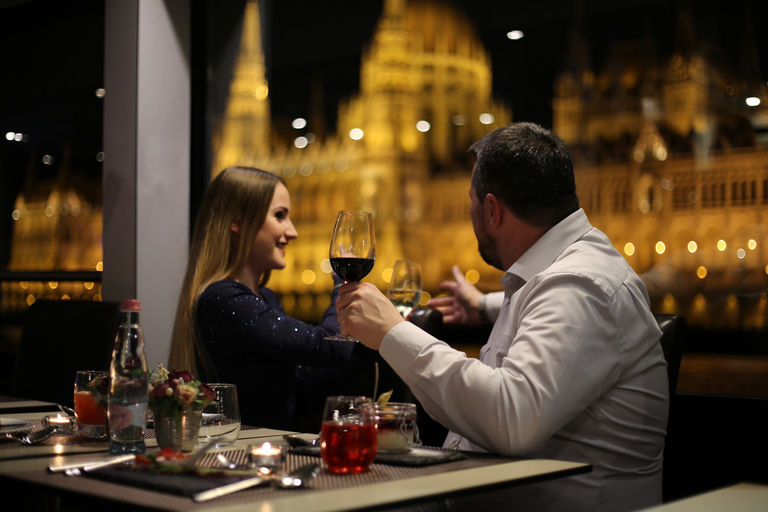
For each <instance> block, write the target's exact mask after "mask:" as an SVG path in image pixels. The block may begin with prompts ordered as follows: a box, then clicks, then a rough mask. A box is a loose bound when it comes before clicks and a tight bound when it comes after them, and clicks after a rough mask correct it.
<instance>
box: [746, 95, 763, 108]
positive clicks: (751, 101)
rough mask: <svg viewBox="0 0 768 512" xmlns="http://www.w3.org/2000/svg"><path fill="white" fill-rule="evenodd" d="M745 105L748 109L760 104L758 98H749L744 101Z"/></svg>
mask: <svg viewBox="0 0 768 512" xmlns="http://www.w3.org/2000/svg"><path fill="white" fill-rule="evenodd" d="M746 102H747V105H748V106H750V107H756V106H758V105H759V104H760V98H756V97H755V96H750V97H749V98H747V99H746Z"/></svg>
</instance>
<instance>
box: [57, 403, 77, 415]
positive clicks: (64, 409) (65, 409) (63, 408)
mask: <svg viewBox="0 0 768 512" xmlns="http://www.w3.org/2000/svg"><path fill="white" fill-rule="evenodd" d="M57 405H58V406H59V410H60V411H61V412H65V413H67V414H69V415H70V416H74V415H75V410H74V409H72V408H70V407H67V406H66V405H61V404H57Z"/></svg>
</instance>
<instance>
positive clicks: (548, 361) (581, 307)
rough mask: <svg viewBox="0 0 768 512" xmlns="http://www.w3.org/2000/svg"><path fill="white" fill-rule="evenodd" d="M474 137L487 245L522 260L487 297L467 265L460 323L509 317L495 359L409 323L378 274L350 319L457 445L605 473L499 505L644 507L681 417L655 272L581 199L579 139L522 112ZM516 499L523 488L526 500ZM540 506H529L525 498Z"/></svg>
mask: <svg viewBox="0 0 768 512" xmlns="http://www.w3.org/2000/svg"><path fill="white" fill-rule="evenodd" d="M470 150H471V151H472V152H473V153H474V154H475V155H476V157H477V161H476V163H475V167H474V169H473V171H472V181H471V187H470V191H469V194H470V198H471V206H470V217H471V219H472V226H473V228H474V232H475V236H476V238H477V242H478V246H479V250H480V254H481V255H482V257H483V259H485V261H486V262H488V263H489V264H491V265H493V266H494V267H496V268H498V269H501V270H504V271H505V272H506V273H505V275H504V276H503V277H502V279H501V284H502V285H503V287H504V293H503V296H501V300H499V295H498V294H496V295H494V294H491V295H488V296H485V297H484V300H483V301H482V302H484V304H483V308H482V309H481V308H479V306H480V302H481V300H480V293H479V292H478V291H477V290H475V289H474V287H471V285H468V284H467V283H466V282H464V281H463V279H461V277H460V275H458V274H459V273H458V271H456V270H454V274H455V275H456V278H457V283H456V284H454V285H453V286H449V288H452V289H453V290H454V291H455V293H456V295H455V296H454V297H451V298H449V299H447V300H443V301H442V302H441V301H438V303H437V304H438V305H439V306H441V307H443V308H445V307H446V306H448V307H449V310H446V312H447V313H448V314H447V315H446V319H447V321H466V322H470V323H471V321H472V320H473V319H479V317H480V313H481V312H482V313H483V314H486V315H488V316H491V317H496V318H495V320H496V321H495V324H494V328H493V331H492V332H491V335H490V338H489V340H488V343H487V344H486V345H485V346H484V347H483V349H482V351H481V352H480V360H479V361H478V360H475V359H468V358H466V357H465V355H464V354H463V353H461V352H458V351H456V350H453V349H451V348H450V347H449V346H448V345H447V344H445V343H443V342H440V341H439V340H437V339H435V338H433V337H431V336H429V335H428V334H426V333H425V332H423V331H421V330H420V329H418V328H417V327H416V326H414V325H412V324H411V323H410V322H404V321H403V319H402V318H400V316H399V315H398V313H397V310H396V309H395V308H394V307H393V306H392V305H391V304H390V303H389V301H388V300H387V299H386V297H384V296H383V295H382V294H381V293H380V292H379V291H378V290H377V289H376V288H375V287H374V286H372V285H370V284H366V283H362V284H361V283H358V284H348V285H344V286H343V287H342V288H341V290H340V291H341V293H340V295H339V299H338V302H337V306H336V308H337V311H338V313H339V317H338V318H339V321H340V324H341V331H342V332H343V333H345V334H350V335H351V336H353V337H355V338H356V339H358V340H360V341H361V342H362V343H364V344H365V345H366V346H368V347H371V348H374V349H377V350H379V351H380V353H381V355H382V356H383V357H384V359H385V360H386V361H387V362H388V363H389V364H390V365H391V366H392V368H393V369H394V370H395V371H396V372H397V373H398V375H399V376H400V377H401V378H402V379H403V380H404V381H405V382H406V383H407V384H408V385H409V387H410V388H411V390H412V391H413V393H414V395H415V396H416V398H418V400H419V401H420V402H421V403H422V405H423V406H424V408H425V410H427V411H428V412H429V413H430V414H431V415H433V416H434V417H435V418H436V419H437V420H438V421H439V422H440V423H442V424H443V425H445V426H446V427H448V428H449V429H450V430H451V432H450V433H449V435H448V437H447V439H446V441H445V446H446V447H452V448H456V449H460V450H487V451H491V452H495V453H499V454H503V455H519V456H528V457H536V458H549V459H560V460H571V461H578V462H588V463H590V464H592V465H593V470H592V472H591V473H589V474H585V475H579V476H574V477H570V478H562V479H558V480H553V481H551V482H548V483H545V484H540V485H538V486H523V487H520V488H518V491H517V494H516V495H515V497H514V498H512V497H505V496H507V495H498V494H497V495H495V496H494V499H496V500H497V501H496V504H497V505H498V504H506V506H508V507H509V508H513V507H514V509H515V510H517V509H518V508H520V509H522V508H526V507H527V508H528V509H531V510H585V511H587V510H588V511H598V510H600V511H607V510H611V511H613V510H633V509H639V508H643V507H646V506H650V505H654V504H658V503H660V501H661V470H662V452H663V448H664V437H665V428H666V422H667V408H668V391H667V374H666V363H665V361H664V356H663V353H662V349H661V346H660V344H659V338H660V337H661V332H660V331H659V328H658V325H657V324H656V322H655V320H654V318H653V315H652V314H651V312H650V309H649V299H648V294H647V292H646V290H645V287H644V286H643V284H642V282H641V281H640V279H639V278H638V277H637V275H636V274H635V272H634V271H633V270H632V269H631V268H630V267H629V265H628V264H627V262H626V261H625V260H624V258H623V257H622V256H621V255H620V254H619V253H618V252H617V251H616V250H615V249H614V248H613V246H612V244H611V242H610V240H608V238H607V237H606V236H605V235H604V234H603V233H601V232H600V231H599V230H597V229H595V228H594V227H592V226H591V225H590V224H589V221H588V220H587V217H586V215H585V214H584V211H583V210H581V209H579V203H578V197H577V196H576V185H575V180H574V175H573V164H572V161H571V156H570V152H569V151H568V147H567V146H566V144H565V143H564V142H563V141H562V140H561V139H560V138H559V137H557V136H556V135H555V134H553V133H551V132H550V131H548V130H545V129H544V128H542V127H540V126H538V125H534V124H530V123H517V124H511V125H508V126H505V127H503V128H500V129H498V130H495V131H493V132H492V133H490V134H488V135H486V136H485V137H483V138H482V139H481V140H479V141H478V142H476V143H475V144H474V145H473V146H472V147H471V148H470ZM511 500H514V501H511ZM524 505H525V506H524Z"/></svg>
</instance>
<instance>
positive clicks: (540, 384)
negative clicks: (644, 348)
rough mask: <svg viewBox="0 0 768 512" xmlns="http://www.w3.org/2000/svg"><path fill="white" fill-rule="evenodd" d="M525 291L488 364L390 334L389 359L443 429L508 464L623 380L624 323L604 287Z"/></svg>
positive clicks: (556, 282) (488, 351) (552, 285)
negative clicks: (620, 325) (619, 334)
mask: <svg viewBox="0 0 768 512" xmlns="http://www.w3.org/2000/svg"><path fill="white" fill-rule="evenodd" d="M526 286H532V287H534V288H533V289H532V290H529V291H528V293H526V294H525V300H523V301H520V302H519V303H515V304H512V305H510V304H505V305H504V307H502V316H501V317H500V318H499V319H498V320H497V322H496V325H495V326H494V331H493V333H492V334H491V339H490V341H489V343H488V344H487V345H486V346H485V347H484V348H483V353H481V358H483V360H484V361H485V362H481V361H480V360H477V359H472V358H467V357H466V355H465V354H464V353H462V352H459V351H456V350H453V349H452V348H451V347H449V346H448V345H447V344H445V343H443V342H441V341H439V340H437V339H435V338H432V337H431V336H429V335H428V334H426V333H424V332H423V331H421V330H419V329H418V328H417V327H416V326H413V325H410V324H408V322H404V323H401V324H398V325H397V326H395V327H394V328H393V329H392V330H390V332H389V333H388V334H387V336H386V337H385V338H384V340H383V342H382V345H381V349H380V350H381V354H382V356H383V357H384V358H385V359H386V360H387V361H388V362H389V363H390V365H391V366H392V368H393V369H394V370H395V371H396V372H397V373H398V374H399V375H400V377H401V378H403V380H405V382H406V383H407V384H408V385H409V386H410V388H411V390H412V391H413V393H414V395H415V396H416V398H418V399H419V401H420V402H421V403H422V405H423V406H424V408H425V410H426V411H428V412H429V413H430V414H431V415H433V416H434V417H435V418H436V419H437V420H438V421H439V422H440V423H442V424H443V425H445V426H446V427H448V428H449V429H450V430H452V431H454V432H456V433H458V434H460V435H461V436H464V437H466V438H467V439H468V440H469V441H471V442H472V443H474V444H476V445H477V446H480V447H482V448H484V449H486V450H489V451H492V452H496V453H501V454H505V455H525V454H527V453H530V452H532V451H534V450H535V449H537V448H538V447H540V446H541V445H542V444H543V443H544V442H545V441H547V440H548V439H549V438H551V437H552V436H553V435H554V434H555V433H556V432H557V431H558V430H560V429H561V428H562V427H563V426H564V425H566V424H567V423H568V422H569V421H571V420H572V419H573V418H574V417H575V416H576V415H577V414H579V413H581V412H583V411H584V410H585V409H586V408H587V407H588V405H589V404H590V403H591V402H593V401H594V400H596V399H597V398H598V397H599V396H600V394H601V392H602V390H604V389H607V388H608V387H609V386H610V385H611V383H612V382H615V381H616V380H617V379H618V375H619V373H620V370H619V362H620V353H619V349H618V347H617V346H615V344H614V345H612V344H611V343H610V341H609V340H615V339H616V332H615V331H616V322H615V319H614V315H613V312H612V311H611V307H610V305H609V302H608V300H607V298H606V296H605V294H604V293H603V292H602V290H600V289H599V288H598V287H597V285H595V284H594V283H592V282H591V281H589V280H587V279H584V280H580V279H578V278H577V277H574V276H570V277H557V278H550V279H546V280H544V281H542V282H537V283H528V284H527V285H526ZM488 358H495V361H493V364H491V362H490V361H489V359H488ZM486 363H488V364H486ZM492 366H495V367H492Z"/></svg>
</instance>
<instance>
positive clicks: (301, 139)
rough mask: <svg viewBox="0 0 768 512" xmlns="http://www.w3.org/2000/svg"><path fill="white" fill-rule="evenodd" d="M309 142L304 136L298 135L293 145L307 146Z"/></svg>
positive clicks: (300, 147) (298, 146)
mask: <svg viewBox="0 0 768 512" xmlns="http://www.w3.org/2000/svg"><path fill="white" fill-rule="evenodd" d="M307 144H309V141H308V140H307V138H306V137H304V136H301V137H296V140H294V141H293V145H294V146H296V147H297V148H299V149H302V148H305V147H307Z"/></svg>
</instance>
